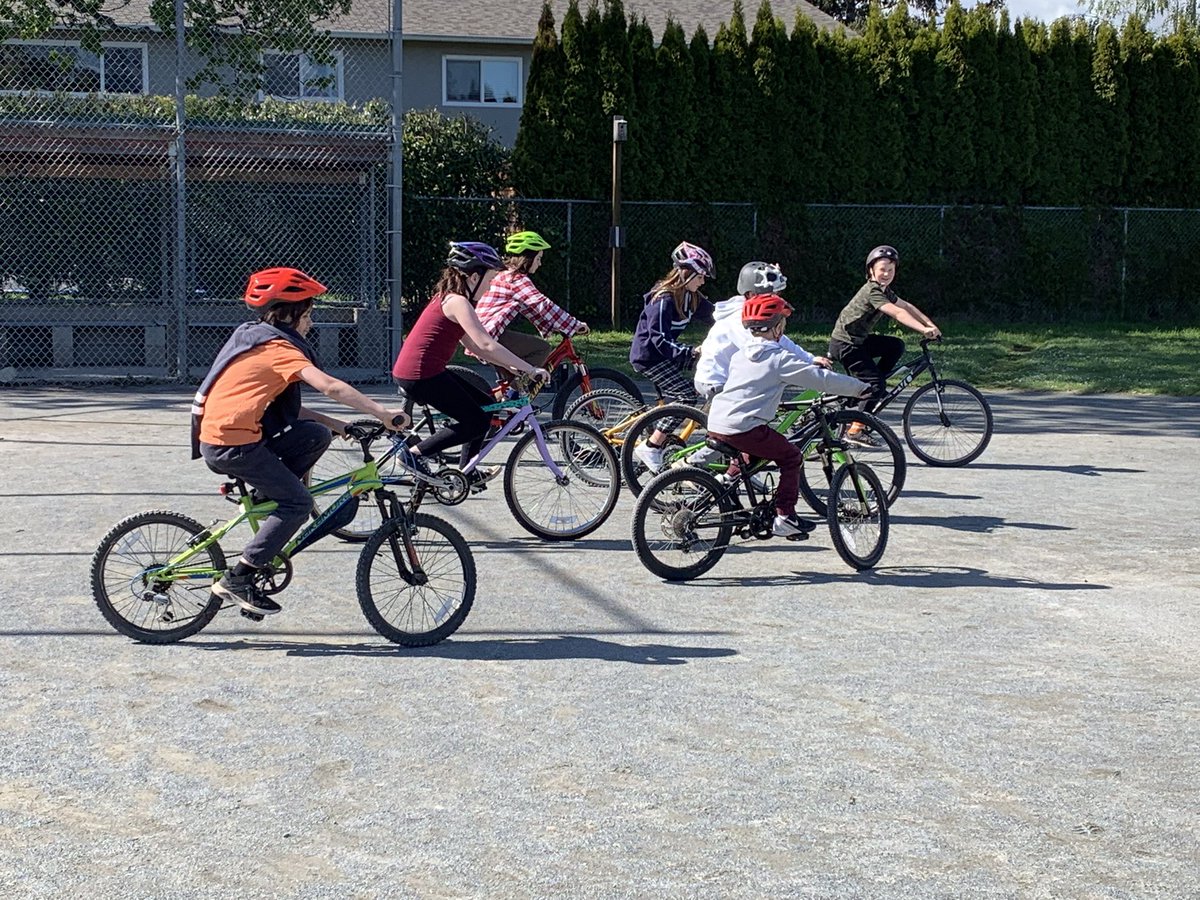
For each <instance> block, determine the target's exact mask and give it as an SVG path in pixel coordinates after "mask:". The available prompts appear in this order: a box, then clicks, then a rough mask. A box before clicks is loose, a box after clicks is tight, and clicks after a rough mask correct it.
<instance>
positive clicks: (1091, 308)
mask: <svg viewBox="0 0 1200 900" xmlns="http://www.w3.org/2000/svg"><path fill="white" fill-rule="evenodd" d="M129 9H132V7H129ZM376 9H379V10H380V13H379V14H381V15H385V14H386V13H387V11H388V10H387V8H386V7H376ZM356 15H358V16H359V18H360V19H361V18H362V16H363V15H364V14H363V13H361V12H359V13H356ZM127 25H128V27H127V28H126V29H125V30H124V31H122V28H121V23H120V22H118V23H117V26H116V27H114V28H113V29H111V30H109V31H107V32H105V35H106V38H105V42H104V43H103V45H102V47H101V51H102V52H99V53H93V52H92V51H90V50H85V49H84V48H83V46H82V43H81V42H80V40H78V39H77V37H73V36H72V35H71V34H70V33H63V34H58V33H57V32H56V33H55V35H54V37H53V39H49V38H48V39H46V40H44V41H32V42H31V41H7V42H4V43H3V44H0V383H69V382H78V381H79V380H86V379H106V380H113V379H121V378H129V377H140V378H145V379H157V380H166V381H175V382H184V383H190V382H195V381H197V380H198V379H199V378H200V377H201V376H202V375H203V373H204V372H205V371H206V370H207V368H208V365H209V364H210V362H211V360H212V358H213V356H214V354H215V353H216V351H217V349H218V347H219V346H220V345H221V343H222V342H223V341H224V339H225V337H226V336H227V335H228V333H229V331H230V330H231V329H232V327H233V326H234V325H235V324H237V323H238V322H240V321H243V320H244V319H245V318H247V313H246V311H245V309H244V307H243V305H242V304H241V302H240V297H241V293H242V290H243V287H244V285H245V281H246V277H247V275H248V274H249V273H250V272H252V271H254V270H256V269H260V268H264V267H268V266H275V265H291V266H296V267H298V268H301V269H304V270H306V271H308V272H310V273H312V274H313V275H315V276H316V277H318V278H319V279H320V280H321V281H322V282H324V283H325V284H327V285H328V286H329V288H330V291H329V293H328V294H327V295H326V296H325V297H324V298H322V299H321V301H320V302H319V305H318V307H317V309H316V313H315V320H316V327H315V332H314V336H313V340H314V343H315V345H316V349H317V353H318V355H319V362H320V364H321V365H322V366H323V367H324V368H326V369H327V370H329V371H331V372H333V373H335V374H337V375H339V376H340V377H343V378H347V379H350V380H355V381H365V380H375V379H384V378H386V377H387V376H386V373H387V371H388V369H389V366H390V363H391V347H392V345H393V344H394V341H393V335H392V333H391V330H390V329H391V323H392V321H393V319H392V309H391V303H390V291H389V285H390V272H391V269H390V267H389V259H390V254H391V252H392V251H393V249H394V248H393V242H392V241H391V237H392V232H391V226H390V225H389V222H390V219H391V215H390V213H391V206H390V205H389V190H390V184H391V178H390V174H391V171H392V170H391V168H390V166H391V165H392V158H391V157H392V150H393V146H392V135H391V107H390V105H389V103H388V100H387V98H388V97H389V96H390V94H389V91H390V90H391V78H390V70H389V67H388V63H387V59H388V50H389V47H390V37H389V32H390V27H391V23H390V21H385V20H380V21H373V22H368V21H358V22H356V24H355V27H354V28H353V29H350V28H346V29H342V30H340V31H339V30H337V29H336V28H331V29H329V30H328V31H323V32H320V33H319V34H318V35H317V37H316V38H311V39H309V40H308V41H307V43H306V44H305V45H304V49H303V50H289V51H288V52H278V53H276V52H265V53H261V54H259V55H258V56H257V57H255V59H257V60H258V62H257V64H256V65H257V69H255V70H254V71H253V72H252V73H251V75H252V76H253V78H252V79H251V82H250V83H251V84H252V85H253V86H254V90H253V91H252V93H251V94H250V95H246V94H245V93H244V92H243V93H242V94H241V95H240V96H238V97H236V98H231V97H230V96H229V94H230V92H235V89H244V88H245V86H246V84H245V81H246V78H247V77H248V76H247V75H246V72H244V71H241V72H240V73H239V74H238V75H237V77H236V78H235V77H234V76H232V75H231V76H230V81H228V82H226V83H221V82H218V83H215V84H213V83H209V84H208V85H207V86H206V87H205V86H202V87H197V88H196V89H195V90H194V91H193V92H192V93H190V94H189V96H188V97H187V101H186V104H185V108H184V115H183V116H182V117H181V122H180V121H179V120H177V113H178V110H177V108H176V107H177V104H176V99H175V97H174V96H173V93H174V90H175V68H174V58H175V56H174V53H175V48H174V45H173V44H172V42H171V40H170V39H169V38H167V37H165V36H164V35H163V34H162V33H161V32H158V31H153V30H150V29H147V28H144V27H134V26H135V25H136V23H127ZM350 32H354V33H355V34H358V35H360V36H362V37H359V38H356V39H351V38H347V37H344V35H345V34H347V33H350ZM330 33H333V34H341V35H343V36H342V37H337V38H334V37H330V36H329V34H330ZM108 38H111V40H109V39H108ZM156 66H157V68H156ZM251 68H254V67H253V66H252V67H251ZM194 69H195V61H194V60H191V61H189V62H188V73H190V72H192V71H193V70H194ZM184 74H187V73H184ZM622 217H623V225H624V228H625V231H626V242H625V247H624V248H623V250H622V257H621V289H620V295H619V296H618V297H617V298H616V301H617V304H616V305H617V311H618V318H619V320H620V323H621V325H622V326H623V327H624V328H626V329H628V328H631V327H632V325H633V323H634V321H635V320H636V316H637V314H638V312H639V310H640V307H641V297H642V295H643V293H644V292H645V291H647V290H648V289H649V288H650V287H651V285H652V284H653V283H654V282H655V280H656V279H658V278H659V277H660V276H661V275H663V274H664V272H665V271H666V269H667V266H668V260H669V253H670V250H671V248H672V247H673V246H674V245H675V244H676V243H678V242H679V241H680V240H689V241H692V242H694V243H698V244H700V245H702V246H704V247H706V248H708V249H709V250H710V251H711V252H713V254H714V256H715V258H716V261H717V278H716V280H715V283H714V284H713V285H712V286H711V287H710V293H711V295H713V296H714V297H715V298H721V297H724V296H727V295H729V294H731V293H733V291H734V289H735V282H736V276H737V272H738V269H739V268H740V266H741V265H742V264H743V263H744V262H746V261H748V260H751V259H756V258H759V259H766V260H768V261H773V262H779V263H780V264H781V265H782V266H783V268H784V271H785V272H786V273H787V275H788V279H789V284H790V286H789V290H788V297H789V299H790V300H791V301H792V302H793V304H795V305H796V306H797V311H798V312H797V317H798V318H799V319H800V320H806V321H812V322H821V323H829V322H831V321H832V320H833V318H834V317H835V316H836V314H837V311H838V310H839V309H840V308H841V306H842V305H843V304H844V302H845V300H846V299H847V298H848V297H849V296H850V295H851V294H852V293H853V292H854V290H856V289H857V287H858V286H859V284H860V283H861V279H862V276H863V272H862V268H861V261H862V260H863V258H864V256H865V254H866V251H867V250H868V249H869V248H870V247H872V246H874V245H876V244H879V243H892V244H895V245H896V246H897V247H899V249H900V253H901V256H902V260H903V265H902V268H901V276H900V281H899V283H898V287H899V288H900V291H901V294H902V295H904V296H907V297H909V298H911V299H912V300H913V301H914V302H916V303H918V304H919V305H920V306H922V308H925V309H927V310H928V311H929V312H930V314H931V315H933V316H935V317H936V318H938V319H939V320H942V319H950V320H952V319H956V318H957V319H969V320H976V321H986V322H994V323H997V324H1004V323H1010V322H1011V323H1018V322H1062V321H1090V322H1104V321H1138V322H1169V323H1184V322H1186V323H1192V322H1195V321H1197V319H1198V318H1200V303H1198V301H1197V300H1196V298H1195V295H1194V292H1193V291H1192V290H1190V287H1191V285H1190V279H1189V278H1188V277H1187V275H1188V274H1189V273H1188V272H1187V268H1188V263H1189V261H1190V259H1191V257H1192V256H1193V255H1194V252H1195V249H1196V246H1197V243H1198V242H1200V210H1153V209H1111V208H1110V209H1090V208H1089V209H1076V208H1072V209H1065V208H1055V209H1047V208H993V207H950V206H850V205H840V206H822V205H800V204H780V205H778V206H776V207H773V208H771V209H765V208H759V207H755V206H753V205H750V204H737V203H716V204H680V203H665V202H664V203H646V202H639V203H625V204H624V205H623V206H622ZM610 219H611V210H610V205H609V204H608V203H602V202H588V201H566V200H524V199H513V198H487V199H449V198H434V197H411V198H408V199H406V201H405V204H404V221H403V229H402V231H403V232H404V235H405V241H404V247H405V249H404V272H403V276H404V295H405V307H406V312H407V313H408V314H409V315H411V314H412V313H415V312H416V311H417V310H419V308H420V307H421V305H422V304H423V303H424V302H425V300H427V299H428V297H429V293H430V291H431V288H432V285H433V283H434V281H435V279H436V275H437V271H438V269H439V268H440V265H441V260H442V254H443V251H444V247H445V242H446V240H449V239H451V238H457V239H468V238H470V239H481V240H489V241H493V242H496V243H500V242H501V241H502V240H503V235H504V234H505V233H507V232H509V231H511V230H514V229H517V228H530V229H534V230H536V231H539V232H540V233H542V234H543V235H544V236H545V237H546V238H547V239H548V240H549V241H550V242H551V243H552V244H553V245H554V250H553V251H552V252H550V253H548V254H547V256H546V258H545V264H544V266H543V269H542V270H541V271H540V272H539V274H538V278H537V280H538V282H539V284H540V285H541V286H542V287H543V289H544V290H545V291H546V293H547V294H549V295H550V296H551V297H553V298H554V299H556V300H558V301H559V302H561V303H563V304H564V305H565V306H567V307H569V308H570V309H571V310H572V312H574V313H575V314H576V315H578V316H580V317H582V318H584V319H585V320H588V321H589V322H591V323H592V324H593V326H596V327H600V328H605V327H608V325H609V324H610V322H611V320H612V305H611V304H612V298H611V280H610V259H611V258H610V250H609V240H610V224H611V222H610Z"/></svg>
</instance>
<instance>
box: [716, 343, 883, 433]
mask: <svg viewBox="0 0 1200 900" xmlns="http://www.w3.org/2000/svg"><path fill="white" fill-rule="evenodd" d="M739 324H740V323H739ZM746 334H747V342H746V346H745V347H743V348H742V349H741V350H738V351H737V352H735V353H734V354H733V359H732V360H730V362H729V378H728V379H727V380H726V382H725V389H724V390H723V391H721V393H719V394H717V395H716V396H715V397H713V400H712V407H711V408H710V409H709V412H708V430H709V431H712V432H716V433H717V434H744V433H745V432H747V431H751V430H753V429H755V428H757V427H758V426H759V425H768V424H770V422H771V421H772V420H773V419H774V418H775V413H776V412H777V411H778V410H779V401H780V400H782V399H783V392H784V391H785V390H787V389H788V388H789V387H790V388H799V389H801V390H813V391H823V392H825V393H828V394H841V395H842V396H845V397H858V396H861V395H862V393H863V391H865V390H867V387H868V385H867V383H866V382H865V381H859V380H858V379H857V378H853V377H851V376H849V375H839V374H838V373H837V372H831V371H830V370H829V369H823V368H821V367H820V366H815V365H813V364H812V362H811V357H810V358H809V360H805V359H803V358H802V357H800V356H799V355H797V354H796V353H793V352H792V351H790V350H788V349H787V347H785V346H783V342H782V341H771V340H766V339H765V338H761V337H758V336H756V335H753V334H750V333H749V332H747V333H746Z"/></svg>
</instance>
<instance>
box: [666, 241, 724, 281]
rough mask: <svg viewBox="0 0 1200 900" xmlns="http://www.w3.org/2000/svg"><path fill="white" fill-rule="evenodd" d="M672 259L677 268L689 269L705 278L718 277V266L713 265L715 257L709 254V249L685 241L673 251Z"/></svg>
mask: <svg viewBox="0 0 1200 900" xmlns="http://www.w3.org/2000/svg"><path fill="white" fill-rule="evenodd" d="M671 261H672V262H673V263H675V268H677V269H687V270H688V271H689V272H695V273H696V274H697V275H703V276H704V277H705V278H716V277H717V267H716V266H715V265H713V258H712V257H711V256H709V255H708V251H707V250H705V249H704V248H703V247H697V246H696V245H695V244H689V243H688V242H687V241H683V242H682V243H681V244H680V245H679V246H678V247H676V248H675V249H674V250H672V251H671Z"/></svg>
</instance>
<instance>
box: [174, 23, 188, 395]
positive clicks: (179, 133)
mask: <svg viewBox="0 0 1200 900" xmlns="http://www.w3.org/2000/svg"><path fill="white" fill-rule="evenodd" d="M184 2H185V0H175V146H174V149H175V154H174V156H175V284H174V288H175V290H174V292H173V293H174V300H175V330H176V333H175V358H176V366H177V367H178V371H177V372H176V375H177V377H178V378H179V380H180V381H184V382H186V381H187V380H188V340H187V153H186V149H187V148H186V144H187V141H186V138H185V135H184V132H185V130H186V128H187V111H186V109H185V108H184V103H185V100H186V97H187V93H186V88H187V86H186V83H185V81H184V77H183V63H184V59H185V58H186V54H187V41H186V36H185V34H184V27H185V26H184V16H183V6H184Z"/></svg>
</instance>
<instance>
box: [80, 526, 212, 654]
mask: <svg viewBox="0 0 1200 900" xmlns="http://www.w3.org/2000/svg"><path fill="white" fill-rule="evenodd" d="M207 531H208V529H206V528H205V527H204V526H203V525H201V524H200V523H199V522H197V521H196V520H195V519H191V518H189V517H188V516H184V515H180V514H179V513H175V512H169V511H167V510H155V511H153V512H144V513H139V514H138V515H136V516H130V517H129V518H128V519H123V520H122V521H120V522H118V523H117V524H116V525H115V526H114V527H113V529H112V531H110V532H109V533H108V534H106V535H105V536H104V540H102V541H101V542H100V546H99V547H98V548H96V553H95V555H94V556H93V557H92V596H93V598H94V599H95V601H96V606H98V607H99V608H100V613H101V614H102V615H103V616H104V618H105V619H106V620H107V621H108V624H109V625H111V626H112V627H113V628H115V629H116V630H117V631H119V632H120V633H121V634H123V635H125V636H126V637H131V638H133V639H134V640H135V641H141V642H142V643H145V644H170V643H173V642H175V641H180V640H183V639H184V638H186V637H190V636H191V635H193V634H195V633H196V632H198V631H199V630H200V629H201V628H203V627H204V626H205V625H207V624H208V623H209V622H211V621H212V618H213V616H215V615H216V614H217V610H219V609H220V608H221V598H220V597H217V596H216V595H215V594H213V592H212V585H213V581H214V580H215V579H216V578H219V577H220V575H221V573H222V572H224V570H225V554H224V553H223V552H222V551H221V547H220V545H219V544H217V543H215V542H214V543H212V544H209V545H208V546H207V547H205V548H204V549H203V550H200V551H197V552H196V553H195V555H194V556H193V557H192V558H191V559H189V560H187V568H188V574H187V576H186V577H174V576H167V577H165V578H162V577H157V576H156V573H157V572H158V571H160V570H161V569H162V568H163V567H164V566H165V565H166V564H167V563H168V562H170V561H171V560H172V559H175V558H176V557H177V556H179V555H180V554H182V553H183V552H185V551H186V550H187V549H188V547H189V546H192V544H193V543H199V542H198V541H196V536H197V535H199V534H203V533H205V532H207Z"/></svg>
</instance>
